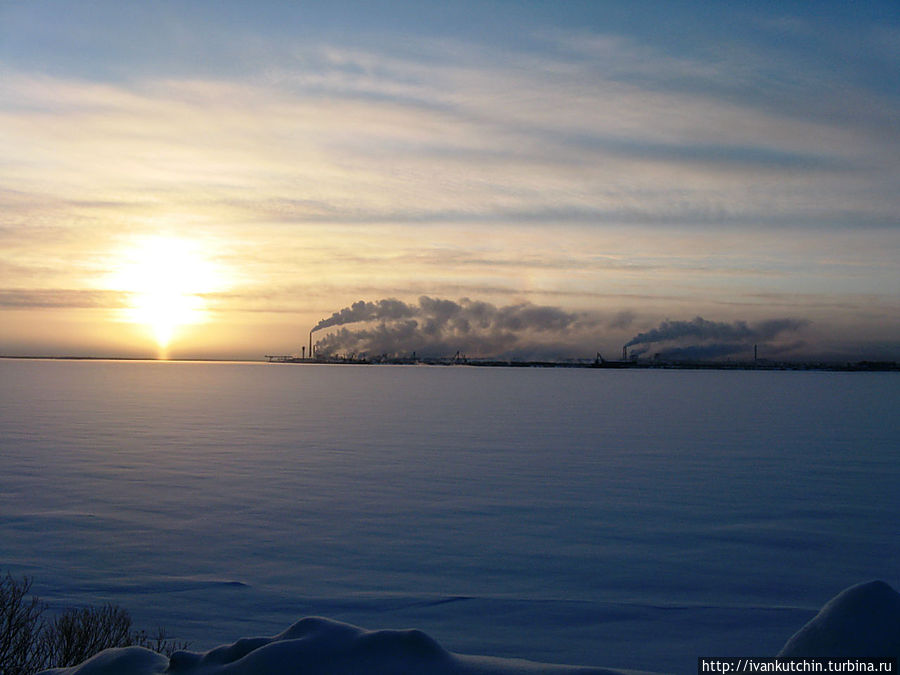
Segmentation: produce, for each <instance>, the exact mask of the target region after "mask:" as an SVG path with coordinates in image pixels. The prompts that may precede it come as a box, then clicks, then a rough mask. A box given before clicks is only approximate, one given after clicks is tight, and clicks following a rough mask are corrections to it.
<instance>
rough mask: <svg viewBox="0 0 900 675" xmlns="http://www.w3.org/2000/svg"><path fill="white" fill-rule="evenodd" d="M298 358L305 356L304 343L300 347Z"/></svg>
mask: <svg viewBox="0 0 900 675" xmlns="http://www.w3.org/2000/svg"><path fill="white" fill-rule="evenodd" d="M300 358H301V359H305V358H306V345H303V346H302V347H300Z"/></svg>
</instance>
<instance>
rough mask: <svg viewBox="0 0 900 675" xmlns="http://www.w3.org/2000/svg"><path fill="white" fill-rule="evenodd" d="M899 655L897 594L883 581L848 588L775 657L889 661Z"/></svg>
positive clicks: (898, 594)
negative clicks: (883, 659)
mask: <svg viewBox="0 0 900 675" xmlns="http://www.w3.org/2000/svg"><path fill="white" fill-rule="evenodd" d="M898 655H900V593H897V591H895V590H894V589H893V588H891V587H890V586H889V585H887V584H886V583H884V582H883V581H870V582H867V583H864V584H858V585H856V586H851V587H850V588H848V589H846V590H845V591H842V592H841V593H839V594H838V595H837V596H835V597H834V598H833V599H832V600H831V601H829V602H828V603H827V604H826V605H825V606H824V607H823V608H822V610H821V611H820V612H819V613H818V614H817V615H816V616H815V617H813V618H812V619H811V620H810V622H809V623H807V624H806V625H805V626H804V627H803V628H801V629H800V630H799V631H798V632H797V633H796V634H795V635H794V636H793V637H792V638H791V639H790V640H788V641H787V643H786V644H785V645H784V648H783V649H782V650H781V653H780V654H779V656H795V657H808V656H819V657H830V658H869V657H870V658H879V657H886V658H893V657H896V656H898Z"/></svg>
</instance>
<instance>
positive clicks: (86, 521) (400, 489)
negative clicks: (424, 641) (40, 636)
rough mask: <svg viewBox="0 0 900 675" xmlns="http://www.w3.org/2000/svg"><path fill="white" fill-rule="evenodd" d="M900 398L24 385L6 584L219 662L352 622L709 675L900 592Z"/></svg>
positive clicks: (43, 377) (364, 378)
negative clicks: (889, 591) (839, 607)
mask: <svg viewBox="0 0 900 675" xmlns="http://www.w3.org/2000/svg"><path fill="white" fill-rule="evenodd" d="M898 377H900V375H898V374H897V373H814V372H729V371H722V372H713V371H663V370H659V371H629V370H623V371H616V370H609V371H604V370H586V369H585V370H577V369H573V370H568V369H549V370H544V369H522V368H508V369H506V368H439V367H413V366H410V367H402V366H396V367H383V368H381V367H362V366H360V367H353V366H347V367H342V366H321V367H318V366H316V367H305V366H296V367H295V366H274V365H270V364H227V363H137V362H94V361H21V360H0V448H2V451H0V514H2V517H0V560H2V562H3V565H4V568H5V569H8V570H9V571H10V572H11V573H12V574H13V575H14V576H16V577H19V576H22V575H28V576H31V577H33V578H34V582H35V584H34V590H35V593H37V594H38V595H39V596H40V597H41V598H42V599H43V600H44V601H45V602H46V603H47V605H48V609H49V610H50V611H51V612H57V611H62V610H64V609H65V608H67V607H73V606H74V607H80V606H85V605H102V604H105V603H107V602H111V603H115V604H119V605H121V606H122V607H124V608H126V609H127V610H128V611H129V612H130V613H131V615H132V616H133V617H134V623H135V626H136V627H139V628H143V629H149V630H151V631H153V630H154V628H155V627H157V626H162V627H164V628H165V630H166V632H167V634H169V635H170V636H172V638H173V639H176V640H179V641H190V644H191V648H192V649H194V650H196V651H198V652H205V651H207V650H209V649H212V648H213V647H215V646H216V645H218V644H220V643H221V642H222V641H223V640H225V639H228V640H231V639H234V638H237V637H238V636H242V635H274V634H276V633H279V632H280V631H282V630H283V629H284V628H285V627H287V626H289V625H291V624H292V623H293V622H295V621H296V620H297V619H298V618H300V617H304V616H327V617H331V618H333V619H335V620H339V621H342V622H346V623H349V624H352V625H357V626H366V627H371V628H383V629H402V628H407V627H416V628H419V629H421V630H423V631H425V632H426V633H427V634H428V635H431V636H433V637H434V638H435V639H437V640H439V641H440V644H441V645H443V646H444V647H445V648H446V649H447V650H449V651H452V652H454V653H461V654H490V655H493V656H496V657H502V658H524V659H528V660H530V661H534V662H549V663H569V664H581V665H596V664H604V665H606V666H610V667H616V668H634V669H637V670H645V671H655V672H674V673H690V672H695V671H696V659H697V656H698V655H717V654H718V655H728V654H740V655H753V654H776V653H777V652H778V651H779V650H780V649H781V648H782V647H783V646H784V643H785V640H786V638H787V637H788V636H790V635H792V634H793V633H795V632H796V631H797V630H798V629H799V628H800V627H801V626H803V625H804V624H805V623H807V622H808V621H809V620H810V619H812V618H813V617H814V616H815V614H816V612H817V611H818V610H819V609H820V608H821V607H822V605H823V603H824V602H825V601H826V600H827V599H828V598H830V597H832V596H833V595H834V594H835V593H836V592H837V591H838V590H840V589H841V588H844V587H846V586H847V585H849V584H850V583H855V582H856V581H861V580H867V579H884V580H885V581H887V582H888V583H890V584H891V585H892V586H893V587H894V588H900V578H898V576H897V574H898V571H900V564H898V563H900V537H897V514H898V513H900V490H897V485H898V483H900V462H897V448H898V447H900V418H898V416H897V414H896V411H897V410H898V409H900V386H898V384H900V379H898ZM2 571H3V570H0V573H2Z"/></svg>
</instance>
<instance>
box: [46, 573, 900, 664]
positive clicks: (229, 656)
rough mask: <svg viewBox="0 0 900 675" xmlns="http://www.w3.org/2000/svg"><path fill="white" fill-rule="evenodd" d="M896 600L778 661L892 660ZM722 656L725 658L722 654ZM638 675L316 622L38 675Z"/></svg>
mask: <svg viewBox="0 0 900 675" xmlns="http://www.w3.org/2000/svg"><path fill="white" fill-rule="evenodd" d="M898 654H900V594H898V593H897V592H896V591H895V590H894V589H893V588H891V587H890V586H889V585H888V584H886V583H884V582H883V581H872V582H868V583H864V584H859V585H857V586H853V587H851V588H848V589H847V590H845V591H843V592H841V593H840V594H839V595H838V596H837V597H835V598H834V599H833V600H831V601H830V602H828V604H826V605H825V607H823V608H822V611H821V612H819V614H818V615H816V617H815V618H813V619H812V621H810V622H809V623H808V624H807V625H806V626H804V627H803V628H802V629H801V630H800V631H799V632H798V633H797V634H796V635H794V636H793V637H792V638H791V639H790V640H788V642H787V644H786V645H785V647H784V649H782V651H781V653H780V656H792V657H813V656H818V657H840V658H853V657H896V656H897V655H898ZM722 656H728V655H722ZM638 672H639V671H634V670H619V669H607V668H592V667H587V666H565V665H552V664H546V663H536V662H533V661H525V660H521V659H500V658H492V657H487V656H468V655H462V654H453V653H451V652H448V651H447V650H445V649H444V648H443V647H441V646H440V645H439V644H438V643H437V642H435V641H434V640H433V639H432V638H431V637H429V636H428V635H427V634H425V633H423V632H422V631H420V630H378V631H368V630H364V629H362V628H359V627H357V626H351V625H350V624H347V623H341V622H339V621H334V620H331V619H325V618H320V617H307V618H305V619H301V620H300V621H298V622H297V623H295V624H294V625H293V626H291V627H290V628H288V629H287V630H286V631H284V632H282V633H280V634H278V635H276V636H274V637H270V638H269V637H258V638H243V639H241V640H238V641H237V642H235V643H234V644H231V645H224V646H221V647H216V648H215V649H212V650H210V651H208V652H206V653H203V654H200V653H195V652H188V651H181V652H175V653H174V654H173V655H172V657H171V659H168V658H166V657H164V656H162V655H160V654H155V653H154V652H151V651H149V650H147V649H142V648H140V647H128V648H125V649H108V650H106V651H104V652H101V653H100V654H98V655H97V656H95V657H93V658H91V659H89V660H88V661H85V662H84V663H83V664H81V665H80V666H75V667H73V668H57V669H54V670H48V671H44V673H43V674H42V675H124V674H126V673H127V674H128V675H154V674H156V673H170V674H176V673H177V674H178V675H291V674H292V673H296V674H298V675H299V674H300V673H303V675H319V674H321V675H359V674H361V673H366V674H367V675H414V674H419V673H430V674H432V675H525V674H527V673H547V675H553V674H557V675H565V674H567V673H568V674H571V675H576V674H582V675H588V674H593V675H625V674H627V673H630V674H632V675H635V674H637V673H638Z"/></svg>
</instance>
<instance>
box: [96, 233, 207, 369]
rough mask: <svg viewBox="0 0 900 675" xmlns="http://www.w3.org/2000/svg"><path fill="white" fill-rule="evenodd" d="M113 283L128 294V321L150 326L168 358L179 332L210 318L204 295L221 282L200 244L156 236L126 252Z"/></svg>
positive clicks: (158, 345) (161, 353) (125, 315)
mask: <svg viewBox="0 0 900 675" xmlns="http://www.w3.org/2000/svg"><path fill="white" fill-rule="evenodd" d="M110 285H111V286H112V287H113V288H115V289H116V290H120V291H124V292H125V293H127V294H128V296H129V300H128V306H127V308H126V309H125V311H124V313H123V318H124V320H125V321H128V322H129V323H135V324H140V325H142V326H144V327H146V329H147V330H148V331H149V332H150V334H151V335H152V337H153V339H154V341H155V342H156V345H157V347H158V348H159V354H160V357H161V358H165V356H166V354H167V350H168V347H169V345H170V344H171V343H172V341H173V339H174V338H175V337H176V334H177V332H178V331H179V329H180V328H182V327H184V326H188V325H193V324H199V323H203V322H205V321H206V320H207V301H206V299H205V298H204V294H207V293H210V292H212V291H215V290H219V289H220V288H221V286H222V281H221V275H220V273H219V271H218V269H217V268H216V267H215V265H213V263H211V262H210V261H209V260H208V259H207V257H206V256H205V254H204V252H203V251H202V250H201V248H200V246H199V245H198V244H197V243H196V242H192V241H189V240H186V239H180V238H174V237H152V238H147V239H142V240H140V241H138V242H136V243H135V244H134V246H133V247H132V248H129V249H128V250H127V251H125V252H123V253H122V254H121V262H120V264H119V266H118V269H117V270H116V272H115V273H114V275H113V278H112V280H111V283H110Z"/></svg>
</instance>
